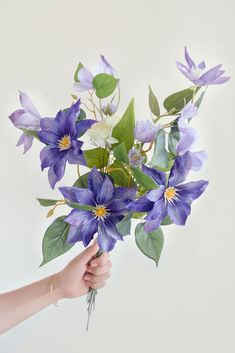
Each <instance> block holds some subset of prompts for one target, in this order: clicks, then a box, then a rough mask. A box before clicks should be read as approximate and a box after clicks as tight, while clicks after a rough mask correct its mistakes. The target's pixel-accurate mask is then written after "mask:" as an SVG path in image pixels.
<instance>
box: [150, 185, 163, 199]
mask: <svg viewBox="0 0 235 353" xmlns="http://www.w3.org/2000/svg"><path fill="white" fill-rule="evenodd" d="M164 191H165V186H163V185H160V187H159V188H158V189H155V190H151V191H149V192H148V193H147V194H146V197H147V199H148V200H149V201H152V202H156V201H158V200H159V199H160V198H161V197H162V196H163V194H164Z"/></svg>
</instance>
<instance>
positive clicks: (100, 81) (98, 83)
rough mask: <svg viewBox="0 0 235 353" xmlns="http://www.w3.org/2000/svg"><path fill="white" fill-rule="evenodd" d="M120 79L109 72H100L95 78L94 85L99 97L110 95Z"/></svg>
mask: <svg viewBox="0 0 235 353" xmlns="http://www.w3.org/2000/svg"><path fill="white" fill-rule="evenodd" d="M118 81H119V80H118V79H116V78H115V77H113V76H112V75H108V74H98V75H96V76H95V77H94V78H93V86H94V87H95V90H96V95H97V97H98V98H106V97H108V96H110V95H111V94H112V93H113V92H114V91H115V89H116V87H117V84H118Z"/></svg>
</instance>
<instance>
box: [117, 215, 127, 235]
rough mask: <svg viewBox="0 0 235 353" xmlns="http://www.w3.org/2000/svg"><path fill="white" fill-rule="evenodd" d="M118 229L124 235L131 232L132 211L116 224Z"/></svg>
mask: <svg viewBox="0 0 235 353" xmlns="http://www.w3.org/2000/svg"><path fill="white" fill-rule="evenodd" d="M116 227H117V229H118V231H119V232H120V233H121V234H122V235H123V236H125V235H128V234H130V232H131V213H129V214H127V215H126V216H125V217H124V218H123V219H122V220H121V221H120V222H118V223H117V225H116Z"/></svg>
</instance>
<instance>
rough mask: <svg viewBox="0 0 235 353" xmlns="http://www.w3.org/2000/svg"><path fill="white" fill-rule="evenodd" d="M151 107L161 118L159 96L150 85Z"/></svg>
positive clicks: (154, 113)
mask: <svg viewBox="0 0 235 353" xmlns="http://www.w3.org/2000/svg"><path fill="white" fill-rule="evenodd" d="M149 107H150V110H151V112H152V113H153V115H155V116H157V117H158V118H159V116H160V108H159V104H158V100H157V97H156V96H155V94H154V93H153V91H152V88H151V87H150V86H149Z"/></svg>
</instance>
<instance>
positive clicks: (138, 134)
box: [134, 120, 160, 143]
mask: <svg viewBox="0 0 235 353" xmlns="http://www.w3.org/2000/svg"><path fill="white" fill-rule="evenodd" d="M159 127H160V125H157V126H156V125H154V124H153V123H152V122H151V121H150V120H145V121H137V123H136V126H135V130H134V133H135V138H136V139H137V140H138V141H140V142H143V143H146V142H152V141H153V140H154V139H155V136H156V134H157V132H158V130H159Z"/></svg>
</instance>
